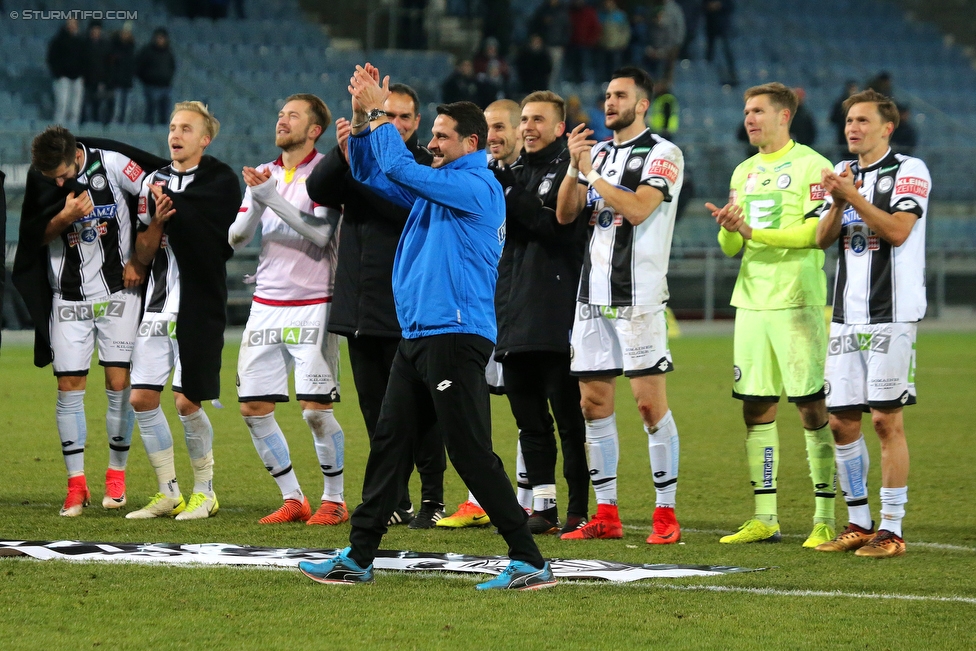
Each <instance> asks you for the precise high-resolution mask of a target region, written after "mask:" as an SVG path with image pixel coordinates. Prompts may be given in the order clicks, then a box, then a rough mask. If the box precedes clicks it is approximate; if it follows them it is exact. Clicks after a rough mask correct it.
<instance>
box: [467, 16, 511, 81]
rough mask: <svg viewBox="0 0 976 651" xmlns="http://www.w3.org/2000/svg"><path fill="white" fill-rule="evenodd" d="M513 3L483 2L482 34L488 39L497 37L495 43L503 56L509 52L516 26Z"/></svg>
mask: <svg viewBox="0 0 976 651" xmlns="http://www.w3.org/2000/svg"><path fill="white" fill-rule="evenodd" d="M511 4H512V3H511V2H510V0H491V2H482V3H481V36H482V37H483V38H484V39H486V40H487V39H489V38H493V39H495V45H496V46H497V48H498V51H499V52H500V53H501V54H502V55H503V56H504V55H505V54H508V48H509V46H510V45H511V43H512V29H513V28H514V26H515V23H514V22H513V21H512V6H511ZM475 67H476V68H477V65H476V66H475ZM506 74H507V73H506Z"/></svg>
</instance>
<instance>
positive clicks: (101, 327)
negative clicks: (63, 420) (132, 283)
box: [49, 289, 142, 376]
mask: <svg viewBox="0 0 976 651" xmlns="http://www.w3.org/2000/svg"><path fill="white" fill-rule="evenodd" d="M141 300H142V299H141V297H140V296H139V293H138V292H135V291H133V290H130V289H123V290H122V291H119V292H115V293H114V294H112V295H111V296H109V297H108V298H105V299H102V300H99V301H65V300H63V299H60V298H55V299H54V301H53V303H52V306H51V321H50V324H49V325H50V335H51V353H52V355H53V357H54V363H53V366H54V374H55V375H56V376H62V375H88V369H89V367H90V366H91V358H92V353H93V352H95V342H96V341H97V342H98V363H99V364H100V365H102V366H118V367H122V368H129V361H130V359H131V357H132V345H133V341H134V340H135V338H136V327H137V325H138V323H139V317H140V314H139V311H140V308H141Z"/></svg>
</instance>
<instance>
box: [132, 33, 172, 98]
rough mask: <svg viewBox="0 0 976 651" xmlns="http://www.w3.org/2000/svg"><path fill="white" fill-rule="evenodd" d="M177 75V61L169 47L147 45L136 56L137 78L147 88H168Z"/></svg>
mask: <svg viewBox="0 0 976 651" xmlns="http://www.w3.org/2000/svg"><path fill="white" fill-rule="evenodd" d="M174 74H176V59H175V58H173V52H172V50H170V49H169V46H168V45H167V46H166V47H163V48H160V47H156V45H155V44H154V43H147V44H146V45H144V46H142V49H141V50H139V54H137V55H136V76H137V77H139V81H141V82H142V83H143V84H145V85H146V86H154V87H156V88H168V87H169V86H171V85H172V83H173V75H174Z"/></svg>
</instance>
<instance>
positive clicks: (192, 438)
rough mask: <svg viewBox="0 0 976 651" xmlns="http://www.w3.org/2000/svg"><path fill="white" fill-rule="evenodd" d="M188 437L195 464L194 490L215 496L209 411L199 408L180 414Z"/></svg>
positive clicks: (191, 459)
mask: <svg viewBox="0 0 976 651" xmlns="http://www.w3.org/2000/svg"><path fill="white" fill-rule="evenodd" d="M180 421H181V422H182V423H183V433H184V436H185V437H186V451H187V452H189V453H190V465H191V466H193V492H194V493H203V494H205V495H208V496H210V497H213V465H214V461H213V436H214V432H213V426H212V425H211V424H210V419H209V418H207V412H205V411H204V410H203V409H197V410H196V411H195V412H193V413H192V414H190V415H189V416H180Z"/></svg>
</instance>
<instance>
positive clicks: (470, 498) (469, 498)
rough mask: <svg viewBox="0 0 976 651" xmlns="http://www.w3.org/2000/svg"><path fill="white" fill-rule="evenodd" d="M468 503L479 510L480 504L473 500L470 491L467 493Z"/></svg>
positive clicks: (472, 494)
mask: <svg viewBox="0 0 976 651" xmlns="http://www.w3.org/2000/svg"><path fill="white" fill-rule="evenodd" d="M468 501H469V502H471V503H472V504H474V505H475V506H477V507H478V508H479V509H480V508H481V503H480V502H478V500H476V499H475V497H474V493H472V492H471V491H468Z"/></svg>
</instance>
